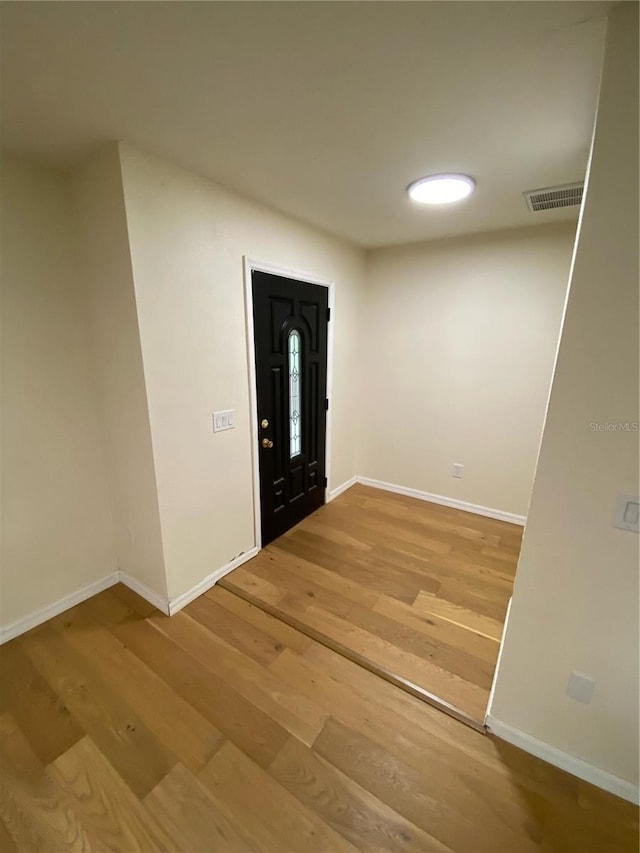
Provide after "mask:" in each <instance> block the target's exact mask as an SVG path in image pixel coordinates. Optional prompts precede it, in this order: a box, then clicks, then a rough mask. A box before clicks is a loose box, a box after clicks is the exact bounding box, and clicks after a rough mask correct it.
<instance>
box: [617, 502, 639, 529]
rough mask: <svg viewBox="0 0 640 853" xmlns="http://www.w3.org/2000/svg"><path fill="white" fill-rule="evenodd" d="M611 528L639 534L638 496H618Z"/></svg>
mask: <svg viewBox="0 0 640 853" xmlns="http://www.w3.org/2000/svg"><path fill="white" fill-rule="evenodd" d="M613 526H614V527H618V528H619V529H620V530H631V531H632V532H633V533H640V498H639V497H638V495H625V494H620V495H618V498H617V500H616V510H615V515H614V517H613Z"/></svg>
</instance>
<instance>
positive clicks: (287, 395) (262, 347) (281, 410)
mask: <svg viewBox="0 0 640 853" xmlns="http://www.w3.org/2000/svg"><path fill="white" fill-rule="evenodd" d="M252 283H253V322H254V329H255V357H256V385H257V401H258V411H257V413H256V414H257V418H258V442H259V445H260V449H259V454H260V516H261V525H262V544H263V545H266V544H268V543H269V542H271V541H272V540H273V539H275V538H276V537H277V536H280V535H281V534H282V533H284V532H285V531H286V530H289V528H290V527H293V525H294V524H297V523H298V522H299V521H302V519H303V518H305V517H306V516H307V515H309V513H311V512H313V511H314V510H316V509H318V507H320V506H322V504H323V503H324V493H325V439H326V408H327V401H326V395H327V323H328V321H329V311H328V295H327V288H326V287H320V286H319V285H317V284H309V283H308V282H304V281H295V280H293V279H290V278H283V277H282V276H279V275H271V274H270V273H264V272H253V273H252Z"/></svg>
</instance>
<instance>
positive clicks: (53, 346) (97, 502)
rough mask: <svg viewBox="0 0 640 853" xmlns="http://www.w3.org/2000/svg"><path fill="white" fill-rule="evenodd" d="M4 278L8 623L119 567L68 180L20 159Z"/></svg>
mask: <svg viewBox="0 0 640 853" xmlns="http://www.w3.org/2000/svg"><path fill="white" fill-rule="evenodd" d="M1 277H2V395H3V406H2V467H3V471H2V537H1V538H2V576H1V581H0V584H1V588H0V624H2V626H3V627H4V628H6V627H7V626H8V625H9V624H10V623H12V622H14V621H17V620H22V619H25V618H27V617H29V616H30V615H32V614H33V613H34V612H35V611H38V610H40V609H42V608H44V607H47V606H49V605H51V604H53V603H54V602H56V601H58V600H59V599H61V598H65V597H66V596H68V595H70V594H72V593H74V592H76V591H77V590H78V589H80V588H82V587H84V586H87V585H89V584H91V583H94V582H96V581H98V580H101V579H102V578H104V577H105V576H107V575H110V574H112V573H113V572H115V570H116V568H117V567H116V556H115V548H114V542H113V532H112V525H111V518H110V512H109V504H108V500H107V488H106V481H105V469H104V463H103V459H102V456H101V451H100V443H99V435H98V420H97V414H96V400H95V396H94V389H93V383H92V377H91V371H90V367H89V360H90V351H89V336H88V329H87V318H86V302H85V296H84V289H83V286H82V278H81V275H80V273H79V269H78V266H77V262H76V245H75V241H74V232H73V219H72V213H71V205H70V200H69V198H68V196H67V187H66V182H65V181H64V179H63V177H62V176H60V175H58V174H57V173H55V172H52V171H50V170H48V169H43V168H36V167H33V166H30V165H26V164H24V163H21V162H18V161H16V160H12V159H9V158H3V164H2V275H1Z"/></svg>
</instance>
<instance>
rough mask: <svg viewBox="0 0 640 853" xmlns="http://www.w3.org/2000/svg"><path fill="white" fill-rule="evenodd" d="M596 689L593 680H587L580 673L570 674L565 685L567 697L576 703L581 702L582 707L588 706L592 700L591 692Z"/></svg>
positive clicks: (587, 677) (587, 678) (585, 676)
mask: <svg viewBox="0 0 640 853" xmlns="http://www.w3.org/2000/svg"><path fill="white" fill-rule="evenodd" d="M595 689H596V683H595V681H594V680H593V678H589V676H588V675H585V674H584V673H582V672H572V673H571V675H570V676H569V681H568V683H567V696H568V697H569V698H570V699H575V700H576V702H582V704H583V705H588V704H589V702H591V700H592V699H593V692H594V690H595Z"/></svg>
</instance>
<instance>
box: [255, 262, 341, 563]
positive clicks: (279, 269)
mask: <svg viewBox="0 0 640 853" xmlns="http://www.w3.org/2000/svg"><path fill="white" fill-rule="evenodd" d="M242 260H243V268H244V314H245V322H246V328H247V364H248V366H249V420H250V423H251V468H252V476H253V528H254V536H255V544H256V547H257V548H258V549H260V548H262V531H261V529H260V459H259V456H258V440H259V436H258V396H257V389H256V361H255V359H256V355H255V330H254V327H253V281H252V279H251V273H252V272H253V271H254V270H256V271H257V272H266V273H271V274H272V275H280V276H283V277H284V278H292V279H296V280H297V281H304V282H307V283H308V284H319V285H320V286H321V287H326V288H327V289H328V294H327V295H328V301H329V311H330V312H331V321H330V323H329V327H328V330H327V399H328V400H329V411H328V412H327V430H326V435H325V469H326V478H327V485H326V487H325V502H326V501H327V500H328V497H329V494H330V493H331V474H330V471H331V448H332V444H331V439H332V428H331V427H332V422H333V327H334V320H335V310H334V309H335V306H334V301H335V287H334V284H335V283H334V282H333V281H332V280H330V279H327V278H322V276H318V275H315V274H313V273H308V272H304V271H302V270H296V269H293V268H292V267H284V266H280V265H278V264H274V263H271V262H269V261H261V260H258V259H256V258H251V257H249V256H247V255H244V256H243V259H242Z"/></svg>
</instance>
